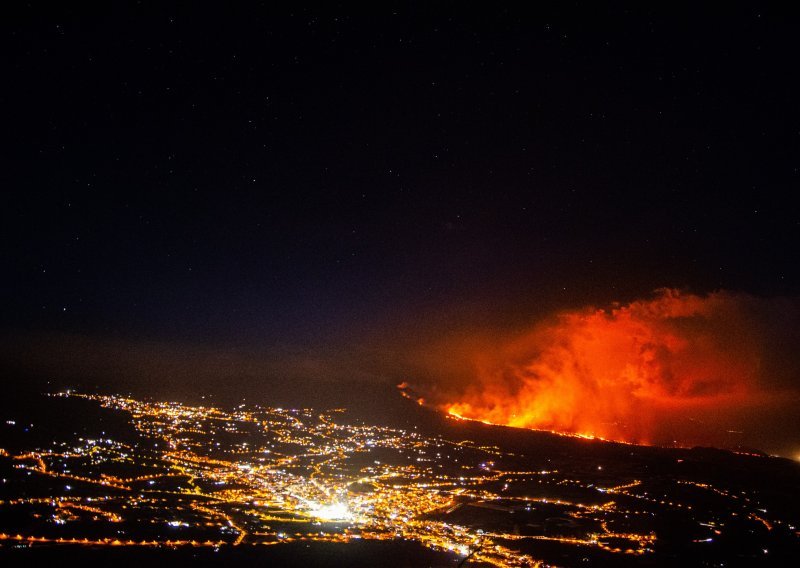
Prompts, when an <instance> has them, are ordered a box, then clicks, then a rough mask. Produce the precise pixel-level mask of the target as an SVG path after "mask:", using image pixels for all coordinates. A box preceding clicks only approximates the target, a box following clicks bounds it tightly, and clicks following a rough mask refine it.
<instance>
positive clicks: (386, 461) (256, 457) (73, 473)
mask: <svg viewBox="0 0 800 568" xmlns="http://www.w3.org/2000/svg"><path fill="white" fill-rule="evenodd" d="M53 396H57V397H67V398H81V399H84V400H90V401H94V402H96V403H98V404H100V405H102V406H103V407H105V408H106V409H111V410H115V411H121V412H123V413H125V415H126V416H128V417H129V419H130V421H131V423H132V425H133V426H134V427H135V429H136V431H137V432H138V435H139V439H138V440H137V441H135V442H123V441H120V440H114V439H109V438H103V437H98V438H95V439H85V438H78V439H76V440H73V441H72V442H66V441H57V442H54V443H53V447H52V448H48V449H42V448H38V449H35V450H32V451H29V452H27V453H21V454H19V455H10V454H9V453H8V452H7V451H6V450H0V460H6V461H10V462H11V463H12V464H13V467H14V471H15V472H17V473H18V474H19V475H21V476H28V479H32V478H38V479H39V480H40V481H44V482H46V483H49V484H50V485H49V487H52V488H53V489H52V492H51V493H50V494H49V495H45V496H26V497H20V498H15V499H6V500H4V501H0V512H2V513H5V514H6V516H5V517H4V518H16V517H14V515H15V514H16V515H19V516H21V517H24V518H25V519H27V520H26V522H25V524H24V526H25V529H26V532H24V533H22V532H20V531H19V530H18V529H19V527H14V526H0V544H6V545H13V544H14V543H17V544H31V543H42V542H43V543H64V544H65V545H66V544H73V545H76V544H85V545H92V546H98V545H99V546H105V545H108V546H151V547H152V546H173V547H178V546H205V547H227V546H244V545H275V544H280V543H282V542H288V541H296V540H303V541H327V542H348V541H351V540H353V539H398V538H399V539H410V540H414V541H417V542H419V543H421V544H422V545H424V546H427V547H430V548H433V549H437V550H451V551H454V552H455V553H457V554H460V555H468V554H471V556H470V560H469V561H470V563H473V562H474V563H476V564H477V563H481V562H482V563H486V564H489V565H494V566H503V567H505V566H508V567H513V566H539V565H545V562H543V561H542V560H541V557H537V554H536V551H537V547H540V546H543V545H544V544H545V542H547V544H548V545H550V546H560V547H567V548H571V549H573V551H574V550H575V549H581V550H591V549H594V550H595V551H596V552H597V551H603V552H602V553H601V554H607V555H610V557H611V558H613V556H614V555H628V556H636V555H643V556H647V555H652V554H653V552H654V549H655V548H656V547H657V546H658V544H657V534H656V531H655V528H654V520H655V518H656V516H657V515H659V514H662V513H666V512H668V513H669V514H671V515H678V516H679V518H683V519H684V520H685V522H686V523H687V524H691V525H692V531H693V536H694V537H695V538H693V539H692V542H693V543H695V544H696V545H698V546H702V544H703V543H710V542H713V541H714V539H715V538H717V537H718V536H719V535H721V534H722V532H723V531H724V530H725V525H726V522H727V520H728V519H731V518H736V519H737V520H740V522H741V521H742V520H743V521H745V522H749V523H752V524H753V525H754V526H757V527H758V529H759V530H762V531H763V530H766V531H771V530H773V528H774V527H775V526H776V525H778V524H781V523H782V521H781V520H779V519H774V518H771V517H770V515H769V513H768V512H767V511H766V510H761V509H759V504H758V503H757V502H756V501H755V500H752V499H751V498H750V497H749V496H748V495H746V494H731V493H730V492H727V491H726V490H724V489H720V488H717V487H712V486H710V485H707V484H703V483H694V482H689V481H685V480H683V481H681V480H676V481H675V482H674V483H675V487H674V488H673V489H671V490H670V491H668V492H667V491H660V492H659V491H658V490H654V489H653V488H652V487H648V484H647V483H645V482H643V481H642V480H638V479H629V480H626V481H625V482H624V483H621V484H619V485H616V486H601V485H598V484H596V483H595V482H593V481H592V480H590V479H573V478H571V477H570V476H569V475H565V474H563V473H561V472H559V471H556V470H553V471H548V470H542V471H520V470H518V466H517V465H515V464H519V463H522V462H521V461H520V459H519V458H518V457H517V456H514V455H513V454H510V453H504V452H502V451H500V450H499V449H498V448H496V447H488V446H483V447H482V446H478V445H476V444H475V443H473V442H470V441H466V440H460V441H454V440H447V439H443V438H441V437H425V436H423V435H421V434H418V433H417V432H415V431H413V430H412V431H408V430H402V429H394V428H388V427H382V426H374V425H363V424H352V423H349V422H348V421H347V420H346V418H347V414H346V412H345V411H343V410H329V411H324V412H321V413H320V412H314V411H312V410H308V409H302V410H296V409H292V410H289V409H281V408H265V407H252V406H247V407H246V406H244V405H242V406H240V407H237V408H235V409H233V410H223V409H220V408H214V407H203V406H187V405H183V404H179V403H174V402H145V401H140V400H133V399H130V398H122V397H117V396H101V395H91V394H76V393H70V392H66V393H59V394H57V395H53ZM598 469H601V468H600V467H599V466H598ZM7 481H8V480H3V482H4V483H5V482H7ZM706 494H708V495H709V496H711V497H713V498H716V499H720V500H721V502H722V503H723V504H724V506H722V505H721V506H719V507H716V509H715V512H714V513H711V512H709V513H707V514H704V513H701V512H698V511H692V505H691V504H690V503H692V502H694V501H695V500H697V499H706V498H707V496H706ZM666 495H681V496H683V497H684V500H683V501H681V500H677V498H676V497H667V496H666ZM720 511H724V513H720ZM21 517H20V518H21ZM784 524H786V523H784ZM784 528H785V529H786V530H788V531H793V532H794V534H795V536H796V534H797V533H796V531H795V527H793V526H788V525H787V526H786V527H784ZM764 553H765V554H766V553H768V551H766V550H765V551H764Z"/></svg>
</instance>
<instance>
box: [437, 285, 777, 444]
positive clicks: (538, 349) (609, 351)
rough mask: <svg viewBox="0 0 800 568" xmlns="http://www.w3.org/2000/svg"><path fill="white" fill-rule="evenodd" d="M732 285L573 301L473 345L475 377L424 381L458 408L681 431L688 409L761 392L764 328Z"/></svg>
mask: <svg viewBox="0 0 800 568" xmlns="http://www.w3.org/2000/svg"><path fill="white" fill-rule="evenodd" d="M746 311H747V310H746V309H745V308H744V307H742V305H741V302H739V301H738V299H737V297H736V296H734V295H732V294H727V293H723V292H718V293H715V294H711V295H709V296H697V295H692V294H684V293H680V292H678V291H675V290H661V291H659V292H658V295H657V296H656V297H655V298H653V299H650V300H642V301H636V302H632V303H630V304H628V305H616V306H614V307H612V308H610V309H596V308H592V309H585V310H580V311H570V312H564V313H561V314H559V315H557V316H556V317H555V318H552V319H551V320H549V321H546V322H543V323H540V324H538V325H536V326H534V328H533V329H531V330H529V331H527V332H525V333H522V334H518V335H516V336H514V337H511V338H505V339H498V338H496V337H495V338H494V339H493V340H489V341H482V342H479V343H480V345H478V346H475V345H473V346H471V347H470V348H469V349H467V350H466V351H467V353H466V354H465V357H466V358H467V360H468V363H467V364H468V367H469V372H470V373H472V374H473V377H474V378H473V380H471V381H469V383H468V385H466V386H460V387H453V388H450V389H449V392H448V389H444V392H443V391H442V389H434V390H433V391H432V392H431V393H427V392H426V393H425V394H426V397H427V398H428V399H431V400H432V401H433V404H435V405H436V406H438V407H439V408H441V409H443V410H445V411H447V412H448V413H450V414H451V415H455V416H458V417H463V418H469V419H474V420H480V421H484V422H490V423H494V424H504V425H509V426H517V427H525V428H534V429H543V430H552V431H557V432H564V433H571V434H576V435H581V436H591V437H600V438H605V439H612V440H619V441H627V442H635V443H663V442H664V441H666V439H669V440H670V442H671V441H672V438H673V435H674V430H669V428H665V424H673V425H675V424H679V423H680V422H681V420H684V421H685V419H686V418H687V417H688V416H699V417H701V418H702V417H703V416H705V415H714V414H715V413H716V414H719V412H720V409H730V408H736V407H741V406H742V405H744V404H749V403H751V402H752V401H753V400H754V399H756V398H757V397H758V396H761V395H762V394H763V393H760V392H759V386H758V381H759V377H758V376H759V365H760V349H761V346H760V343H761V342H760V340H759V337H758V334H757V333H756V332H755V331H753V330H752V329H751V327H750V326H749V324H748V317H747V315H746Z"/></svg>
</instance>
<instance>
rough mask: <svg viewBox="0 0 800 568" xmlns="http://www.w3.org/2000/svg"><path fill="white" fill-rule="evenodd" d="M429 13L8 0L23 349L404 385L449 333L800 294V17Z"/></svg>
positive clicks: (2, 324)
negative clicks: (436, 337)
mask: <svg viewBox="0 0 800 568" xmlns="http://www.w3.org/2000/svg"><path fill="white" fill-rule="evenodd" d="M429 4H430V3H420V4H416V5H409V4H405V3H397V4H392V5H385V6H376V7H373V8H368V9H363V8H362V9H358V10H356V9H353V8H351V7H347V6H341V5H330V6H328V7H327V8H325V9H303V8H300V7H297V6H295V7H292V8H287V9H286V10H283V9H274V8H273V7H271V6H272V4H271V3H267V6H266V7H253V6H251V5H249V4H248V5H247V6H246V7H245V5H242V6H240V7H238V8H236V7H233V8H232V7H230V6H228V5H225V4H217V5H214V6H213V7H211V8H208V7H201V6H193V5H190V4H188V3H187V4H180V5H173V4H170V3H136V4H134V3H130V4H125V3H114V5H113V6H109V5H105V4H104V3H97V4H95V5H92V6H84V5H81V6H80V7H79V6H69V7H63V6H62V7H53V6H52V5H49V4H48V3H35V2H32V3H25V4H23V3H19V5H17V6H15V7H13V8H9V7H6V11H5V14H4V16H3V18H2V23H0V29H1V30H2V39H3V49H2V52H3V56H2V60H3V81H2V83H3V87H2V89H0V103H2V107H3V109H4V113H3V115H4V118H3V130H4V132H5V136H4V137H3V139H4V142H5V143H4V149H3V154H2V156H3V167H2V169H0V183H2V187H3V192H2V209H1V210H2V240H0V247H2V257H3V271H2V272H3V278H2V285H1V286H2V287H1V288H0V290H2V297H3V309H2V316H0V317H1V318H2V319H0V331H2V335H3V337H4V343H5V344H6V347H5V349H4V359H5V361H6V368H11V367H10V366H14V368H15V369H17V370H18V369H19V368H20V366H22V367H26V364H27V363H29V364H28V365H27V367H36V364H38V363H40V362H41V361H43V360H49V359H48V358H52V357H55V356H53V355H52V352H53V349H54V347H53V346H54V345H58V346H60V348H61V349H65V350H66V351H67V352H69V350H70V349H71V348H72V347H70V346H75V345H82V346H83V347H82V349H83V351H80V352H79V353H78V352H74V353H73V354H71V355H70V354H67V355H63V354H62V355H63V356H62V357H61V359H59V358H58V357H56V358H55V359H53V360H54V361H56V363H53V364H54V365H56V364H57V365H62V363H63V360H64V358H65V357H66V359H68V360H70V361H71V362H72V363H74V364H75V365H77V366H80V364H81V363H80V361H79V360H80V359H82V358H83V357H84V356H85V354H86V350H87V349H88V348H87V347H86V346H87V345H92V346H94V347H93V348H92V349H95V350H100V351H102V350H103V349H105V350H106V355H105V356H104V357H105V359H104V358H103V357H100V358H99V359H97V360H95V359H92V360H91V362H90V364H88V366H89V367H91V369H92V373H93V374H94V375H95V376H101V375H103V373H104V367H103V365H104V364H107V363H108V360H110V359H117V360H123V361H131V360H137V361H139V362H140V363H141V365H144V366H146V365H151V364H152V365H153V367H152V368H153V369H154V368H161V369H162V371H161V373H162V375H164V376H167V375H168V376H169V377H171V378H173V380H176V381H185V380H187V376H188V375H191V374H192V372H196V371H197V366H198V365H200V366H203V368H204V369H206V370H207V369H208V367H209V365H207V363H208V362H209V361H210V360H212V359H213V360H214V361H215V362H216V363H215V364H216V365H218V366H219V365H223V364H222V363H220V362H219V357H223V358H225V357H227V359H225V360H226V361H228V363H225V364H224V365H223V366H224V367H225V372H226V373H228V374H229V375H231V376H234V375H235V376H241V377H244V378H240V379H239V381H240V382H239V383H237V384H241V385H245V386H247V388H248V389H249V390H250V391H257V390H258V388H260V387H259V385H260V384H261V383H259V382H258V381H259V380H260V379H256V378H254V377H259V373H260V372H261V371H260V370H259V369H260V367H259V365H260V364H261V363H260V362H261V361H265V360H269V361H270V364H271V365H272V367H270V368H271V369H272V371H270V372H271V373H272V375H275V376H276V377H277V376H279V375H280V374H281V373H280V372H278V371H275V364H276V363H275V361H276V360H277V359H282V360H283V361H284V362H283V363H282V364H283V365H284V367H283V369H284V370H286V369H288V368H289V367H292V366H293V365H295V363H297V364H298V365H300V366H299V367H295V371H297V370H298V369H300V370H302V371H303V372H305V371H307V372H308V373H310V374H314V373H315V372H317V373H319V374H325V372H327V371H330V367H329V366H328V367H326V366H325V365H324V364H321V363H319V361H320V360H325V361H330V360H331V359H335V360H336V361H339V360H340V359H341V358H342V357H344V358H345V359H346V358H347V357H348V354H352V355H350V356H351V358H354V359H358V357H360V356H361V355H359V354H363V353H366V352H368V353H369V354H370V355H364V357H365V359H364V360H365V361H367V359H368V362H366V363H365V364H364V365H363V366H361V367H359V365H358V362H357V361H356V362H353V361H350V362H348V363H347V364H346V365H345V364H344V363H341V362H340V361H339V362H338V363H337V365H339V367H337V368H338V369H339V371H341V372H340V374H346V372H350V371H352V372H354V373H356V374H357V373H361V376H362V378H365V379H367V380H371V379H370V377H374V378H376V380H378V381H382V380H384V379H386V378H391V379H392V380H394V378H395V377H396V376H402V375H404V374H405V370H403V369H398V368H396V367H395V366H394V365H395V363H396V362H397V361H398V360H399V359H402V357H401V356H398V355H397V353H396V352H395V350H396V349H397V346H398V345H400V344H403V343H404V342H406V343H407V342H409V341H412V342H413V336H414V334H415V332H416V331H417V330H422V329H424V330H427V331H426V332H424V333H428V334H432V333H442V332H446V331H447V330H448V329H450V328H458V329H470V328H471V327H474V328H481V329H487V328H492V329H495V328H511V327H514V326H520V325H525V324H526V323H527V322H530V321H535V320H536V318H539V317H544V316H546V315H547V314H551V313H553V312H556V311H558V310H568V309H576V308H580V307H582V306H587V305H608V304H609V303H611V302H630V301H633V300H636V299H638V298H646V297H650V295H651V294H652V293H653V291H654V290H656V289H659V288H664V287H669V288H674V289H680V290H684V291H687V292H690V293H694V294H699V295H703V294H707V293H711V292H714V291H718V290H725V291H730V292H732V293H737V294H746V295H748V297H753V298H762V299H769V300H770V301H771V300H775V299H778V300H780V301H786V302H789V303H790V304H792V303H793V300H792V298H794V297H796V296H797V295H798V293H800V278H798V277H799V276H800V268H798V262H797V259H798V258H800V213H798V209H797V207H796V206H794V205H791V204H790V203H791V195H792V193H793V191H794V190H795V189H796V188H797V187H798V181H800V170H799V169H798V168H799V167H800V154H799V150H800V105H798V104H797V101H798V100H800V89H799V88H798V87H799V86H800V81H799V80H798V75H797V72H796V69H795V67H796V55H797V53H798V52H800V50H799V49H798V47H800V46H798V34H797V26H796V18H795V17H794V16H793V15H792V14H789V13H785V12H782V11H779V10H778V8H777V6H775V5H773V6H755V5H746V4H729V5H726V6H724V7H715V6H711V5H709V6H702V5H700V6H698V5H696V3H694V4H692V5H691V6H685V7H683V8H681V7H669V8H667V7H666V5H662V6H660V7H657V8H656V7H648V6H643V5H641V3H631V4H630V5H629V6H627V7H625V6H624V5H623V4H616V3H615V4H614V5H613V6H602V5H597V4H596V3H557V4H555V5H554V6H550V7H548V6H538V5H537V6H538V7H537V8H536V10H535V11H533V9H532V7H531V6H527V7H526V9H524V10H523V9H522V8H521V7H519V6H518V7H505V8H504V7H501V6H495V5H492V4H484V5H483V6H482V7H480V8H475V7H468V6H465V5H463V3H457V2H443V3H436V5H434V6H431V5H429ZM432 330H435V332H434V331H432ZM420 333H423V332H420ZM424 333H423V335H424ZM65 346H66V347H65ZM103 346H105V347H103ZM109 346H111V347H109ZM142 346H146V347H142ZM123 352H124V353H127V355H125V356H124V357H122V358H121V359H120V358H119V357H118V355H119V354H120V353H123ZM109 353H110V354H109ZM131 353H133V354H131ZM136 353H138V355H137V354H136ZM142 353H144V355H143V354H142ZM165 353H166V354H165ZM208 353H214V354H216V355H208ZM220 353H223V354H224V353H227V354H228V355H219V354H220ZM254 353H255V354H257V355H253V354H254ZM275 353H283V354H284V355H275ZM287 353H288V354H289V355H286V354H287ZM376 353H377V355H376ZM198 354H201V355H202V356H198ZM126 357H127V358H126ZM12 359H13V362H14V364H13V365H11V363H8V361H10V360H12ZM59 361H60V362H59ZM159 361H164V363H163V365H161V367H159ZM298 361H303V362H304V363H302V364H300V363H298ZM26 362H27V363H26ZM104 362H105V363H104ZM182 362H183V363H182ZM189 362H191V364H192V365H195V366H194V367H191V369H192V371H191V372H190V371H188V370H186V369H185V368H184V374H181V373H180V372H174V371H175V369H179V368H182V365H184V367H185V365H189ZM303 365H305V366H303ZM342 365H344V367H342ZM212 366H213V365H212ZM343 368H344V369H345V370H342V369H343ZM148 369H151V368H150V367H148ZM164 369H167V370H166V371H165V370H164ZM264 369H266V367H264ZM354 369H358V371H354ZM85 370H86V369H85V368H84V371H85ZM117 371H119V369H117ZM151 371H152V369H151ZM31 372H33V371H31ZM38 372H44V371H42V370H41V368H39V371H38ZM148 372H149V371H148ZM152 372H153V373H154V376H155V375H158V372H157V371H152ZM270 372H267V371H266V370H263V375H264V376H265V377H266V376H267V375H270ZM331 372H332V371H331ZM46 373H50V374H51V375H52V374H53V370H52V368H48V369H46ZM109 374H113V373H111V372H110V371H109ZM332 374H336V373H334V372H332ZM48 376H49V375H48ZM176 377H177V378H176ZM273 378H274V377H273ZM4 380H5V381H6V382H7V383H8V382H9V381H13V380H14V379H13V373H11V372H10V371H7V372H6V373H5V374H4ZM109 380H110V381H111V382H112V384H113V379H109ZM264 380H266V379H264Z"/></svg>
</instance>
